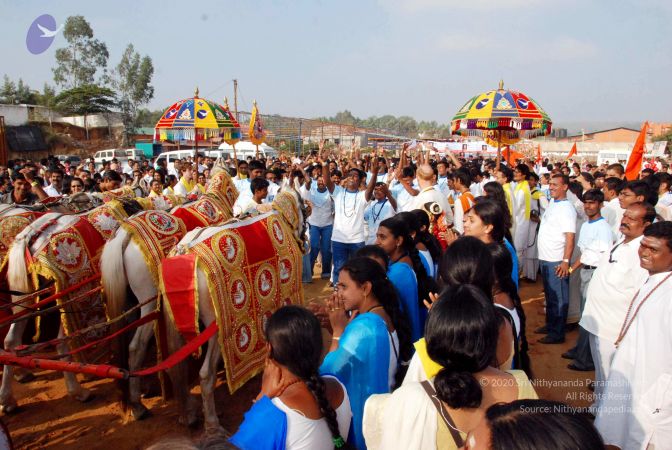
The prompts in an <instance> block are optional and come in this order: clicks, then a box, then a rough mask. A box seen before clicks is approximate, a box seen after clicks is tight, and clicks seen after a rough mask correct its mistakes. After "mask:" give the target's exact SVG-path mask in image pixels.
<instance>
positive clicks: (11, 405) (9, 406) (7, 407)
mask: <svg viewBox="0 0 672 450" xmlns="http://www.w3.org/2000/svg"><path fill="white" fill-rule="evenodd" d="M0 411H2V413H3V414H15V413H17V412H19V404H18V403H17V402H16V400H15V399H13V398H12V399H10V400H8V401H6V402H3V403H2V404H0Z"/></svg>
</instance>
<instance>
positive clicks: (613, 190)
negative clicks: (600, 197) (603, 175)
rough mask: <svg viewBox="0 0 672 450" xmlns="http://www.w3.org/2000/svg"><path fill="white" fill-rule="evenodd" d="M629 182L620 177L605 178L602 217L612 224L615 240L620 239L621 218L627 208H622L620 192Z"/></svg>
mask: <svg viewBox="0 0 672 450" xmlns="http://www.w3.org/2000/svg"><path fill="white" fill-rule="evenodd" d="M626 184H627V183H626V182H625V181H623V180H621V179H620V178H616V177H611V178H607V179H605V180H604V186H602V193H603V194H604V200H605V202H604V206H603V207H602V212H601V214H602V217H604V219H605V220H606V221H607V223H608V224H609V225H610V226H611V231H612V233H613V235H614V240H618V239H619V236H620V235H619V233H620V231H619V230H620V228H621V219H622V218H623V212H625V210H624V209H623V208H621V204H620V202H619V200H618V194H619V193H620V192H621V191H622V190H623V188H624V187H625V185H626Z"/></svg>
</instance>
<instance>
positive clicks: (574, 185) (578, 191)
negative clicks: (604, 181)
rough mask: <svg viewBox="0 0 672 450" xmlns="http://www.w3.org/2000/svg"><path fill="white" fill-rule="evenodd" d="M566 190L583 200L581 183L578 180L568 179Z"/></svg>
mask: <svg viewBox="0 0 672 450" xmlns="http://www.w3.org/2000/svg"><path fill="white" fill-rule="evenodd" d="M568 190H569V191H570V192H572V193H573V194H574V195H576V197H577V198H578V199H579V200H581V201H582V202H583V186H581V183H579V182H578V181H570V182H569V189H568Z"/></svg>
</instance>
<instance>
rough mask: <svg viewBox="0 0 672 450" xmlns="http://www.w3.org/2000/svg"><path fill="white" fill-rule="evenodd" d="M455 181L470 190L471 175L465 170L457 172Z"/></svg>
mask: <svg viewBox="0 0 672 450" xmlns="http://www.w3.org/2000/svg"><path fill="white" fill-rule="evenodd" d="M455 180H459V181H460V184H461V185H462V186H464V187H466V188H469V185H470V184H471V175H470V174H469V172H468V171H467V170H465V169H461V168H460V169H457V170H456V171H455Z"/></svg>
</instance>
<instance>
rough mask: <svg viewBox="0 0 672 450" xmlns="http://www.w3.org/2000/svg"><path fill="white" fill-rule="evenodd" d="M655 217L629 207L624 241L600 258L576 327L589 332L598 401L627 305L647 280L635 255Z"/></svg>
mask: <svg viewBox="0 0 672 450" xmlns="http://www.w3.org/2000/svg"><path fill="white" fill-rule="evenodd" d="M655 217H656V211H655V210H654V209H653V207H652V206H651V205H647V204H644V203H635V204H633V205H630V207H628V209H627V210H626V211H625V213H624V215H623V220H622V224H621V233H622V234H623V236H624V238H623V239H622V240H621V241H619V242H616V243H615V244H614V245H613V246H612V247H611V250H610V251H609V252H606V253H605V254H603V255H602V256H601V259H600V262H598V264H597V269H596V270H595V272H594V273H593V278H592V279H591V282H590V285H589V286H588V291H587V292H586V305H585V307H584V310H583V314H582V315H581V322H580V323H579V325H581V328H583V329H585V330H586V331H587V332H588V341H589V343H590V352H591V355H592V358H593V365H594V366H595V398H596V399H598V400H599V399H600V398H601V397H602V393H603V391H604V386H605V383H606V381H607V378H608V377H609V366H610V365H611V360H612V358H613V356H614V353H615V352H616V347H615V346H614V342H616V339H617V338H618V332H619V330H620V329H621V324H622V323H623V318H624V317H625V314H626V312H627V308H628V304H629V302H630V300H632V297H633V296H634V295H635V293H636V292H637V289H639V287H640V286H641V285H642V284H644V281H646V278H647V276H648V273H647V272H646V270H644V269H642V268H641V267H640V265H639V256H638V254H637V251H638V250H639V243H640V241H641V240H642V234H643V233H644V229H645V228H646V227H648V226H649V225H651V223H652V222H653V220H654V219H655ZM596 403H597V402H596Z"/></svg>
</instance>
